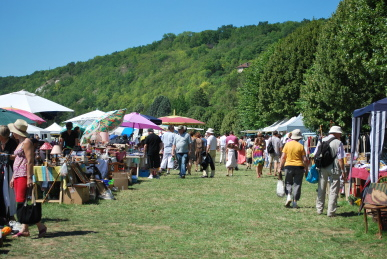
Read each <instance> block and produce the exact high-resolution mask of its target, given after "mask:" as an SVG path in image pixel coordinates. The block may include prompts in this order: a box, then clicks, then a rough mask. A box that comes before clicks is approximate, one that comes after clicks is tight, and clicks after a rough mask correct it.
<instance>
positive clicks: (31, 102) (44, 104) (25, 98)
mask: <svg viewBox="0 0 387 259" xmlns="http://www.w3.org/2000/svg"><path fill="white" fill-rule="evenodd" d="M0 103H1V105H2V106H3V107H13V108H18V109H22V110H25V111H29V112H32V113H37V112H73V111H74V110H71V109H69V108H67V107H65V106H63V105H60V104H58V103H55V102H53V101H50V100H48V99H46V98H43V97H40V96H38V95H36V94H33V93H30V92H27V91H24V90H21V91H19V92H13V93H9V94H4V95H0Z"/></svg>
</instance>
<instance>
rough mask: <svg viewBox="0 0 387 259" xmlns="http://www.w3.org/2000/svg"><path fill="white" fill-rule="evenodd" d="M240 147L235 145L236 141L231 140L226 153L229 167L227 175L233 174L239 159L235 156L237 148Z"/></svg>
mask: <svg viewBox="0 0 387 259" xmlns="http://www.w3.org/2000/svg"><path fill="white" fill-rule="evenodd" d="M238 149H239V148H238V147H237V146H236V145H235V143H234V141H232V140H230V141H229V142H228V144H227V149H226V154H227V159H226V161H227V162H226V167H227V175H226V176H229V175H230V176H233V173H234V168H235V167H236V166H237V160H236V157H235V150H238Z"/></svg>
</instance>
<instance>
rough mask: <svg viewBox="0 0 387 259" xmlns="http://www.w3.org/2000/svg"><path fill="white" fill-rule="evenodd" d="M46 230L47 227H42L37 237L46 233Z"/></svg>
mask: <svg viewBox="0 0 387 259" xmlns="http://www.w3.org/2000/svg"><path fill="white" fill-rule="evenodd" d="M46 232H47V227H44V228H43V229H41V230H39V235H38V237H39V238H42V237H44V236H45V235H46Z"/></svg>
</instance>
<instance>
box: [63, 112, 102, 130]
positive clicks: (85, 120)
mask: <svg viewBox="0 0 387 259" xmlns="http://www.w3.org/2000/svg"><path fill="white" fill-rule="evenodd" d="M105 114H106V112H103V111H100V110H95V111H91V112H88V113H85V114H81V115H78V116H77V117H74V118H71V119H69V120H67V121H65V122H76V123H78V124H80V125H85V126H87V125H89V124H91V123H92V122H93V121H95V120H96V119H98V118H99V117H101V116H102V115H105Z"/></svg>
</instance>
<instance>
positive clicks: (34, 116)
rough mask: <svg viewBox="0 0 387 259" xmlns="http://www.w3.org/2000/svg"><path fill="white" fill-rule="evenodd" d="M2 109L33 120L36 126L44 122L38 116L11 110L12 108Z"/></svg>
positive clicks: (23, 111)
mask: <svg viewBox="0 0 387 259" xmlns="http://www.w3.org/2000/svg"><path fill="white" fill-rule="evenodd" d="M3 109H4V110H8V111H13V112H16V113H18V114H20V115H23V116H24V117H27V118H28V119H30V120H33V121H35V122H37V123H38V124H42V123H43V122H46V121H45V120H43V119H42V118H40V117H39V116H38V115H35V114H33V113H32V112H29V111H25V110H22V109H18V108H13V107H4V108H3Z"/></svg>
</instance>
